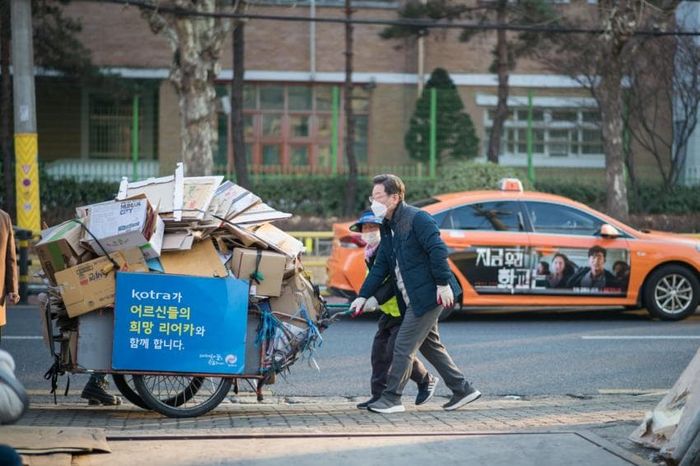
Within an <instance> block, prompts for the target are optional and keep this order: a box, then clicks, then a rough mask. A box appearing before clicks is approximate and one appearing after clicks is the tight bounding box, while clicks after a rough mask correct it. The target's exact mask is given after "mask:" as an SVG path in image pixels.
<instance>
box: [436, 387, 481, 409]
mask: <svg viewBox="0 0 700 466" xmlns="http://www.w3.org/2000/svg"><path fill="white" fill-rule="evenodd" d="M466 388H467V390H466V391H465V392H464V393H454V394H453V395H452V398H450V401H448V402H447V403H445V404H444V405H442V409H444V410H445V411H454V410H455V409H458V408H461V407H462V406H464V405H466V404H469V403H471V402H472V401H475V400H477V399H479V397H480V396H481V392H480V391H479V390H477V389H476V388H474V387H472V386H471V385H467V387H466Z"/></svg>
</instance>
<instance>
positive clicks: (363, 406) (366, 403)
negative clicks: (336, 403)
mask: <svg viewBox="0 0 700 466" xmlns="http://www.w3.org/2000/svg"><path fill="white" fill-rule="evenodd" d="M378 399H379V397H378V396H372V398H370V399H369V400H367V401H363V402H362V403H357V409H367V406H369V405H370V403H374V402H375V401H377V400H378Z"/></svg>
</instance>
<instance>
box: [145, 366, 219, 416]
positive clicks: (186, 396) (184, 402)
mask: <svg viewBox="0 0 700 466" xmlns="http://www.w3.org/2000/svg"><path fill="white" fill-rule="evenodd" d="M134 386H135V387H136V391H137V392H138V394H139V395H140V396H141V400H142V401H143V402H144V403H145V404H146V405H148V407H149V408H150V409H152V410H154V411H156V412H159V413H160V414H163V415H165V416H168V417H197V416H201V415H203V414H206V413H208V412H209V411H211V410H212V409H214V408H216V407H217V406H218V405H219V403H221V401H223V399H224V398H225V397H226V395H227V394H228V392H229V390H230V389H231V379H230V378H220V377H206V378H204V377H191V376H184V375H134ZM195 395H196V396H195ZM168 401H170V402H172V401H175V403H172V404H170V403H167V402H168Z"/></svg>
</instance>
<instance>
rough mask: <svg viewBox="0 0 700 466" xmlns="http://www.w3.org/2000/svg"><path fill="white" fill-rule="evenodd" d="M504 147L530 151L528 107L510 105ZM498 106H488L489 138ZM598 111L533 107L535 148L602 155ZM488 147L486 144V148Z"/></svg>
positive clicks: (574, 154) (512, 152)
mask: <svg viewBox="0 0 700 466" xmlns="http://www.w3.org/2000/svg"><path fill="white" fill-rule="evenodd" d="M510 111H511V113H510V116H509V118H508V119H507V120H506V121H505V124H504V128H503V135H502V139H501V144H502V145H501V147H502V150H503V152H504V153H505V154H507V155H511V156H525V155H527V128H528V109H527V108H511V109H510ZM494 112H495V110H494V109H492V108H490V109H487V110H486V114H485V124H486V133H487V140H488V135H489V134H490V131H491V125H492V124H493V116H494ZM599 124H600V116H599V113H598V112H597V111H595V110H592V109H587V108H586V109H580V108H541V107H540V108H536V109H533V111H532V152H533V154H536V155H540V156H545V157H562V158H563V157H579V156H580V157H586V156H590V155H602V154H603V143H602V138H601V132H600V127H599ZM484 150H486V148H484Z"/></svg>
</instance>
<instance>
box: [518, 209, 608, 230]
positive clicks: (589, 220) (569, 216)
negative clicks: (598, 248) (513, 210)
mask: <svg viewBox="0 0 700 466" xmlns="http://www.w3.org/2000/svg"><path fill="white" fill-rule="evenodd" d="M525 205H526V207H527V210H528V214H529V215H530V223H531V224H532V229H533V230H534V232H535V233H553V234H562V235H581V236H595V235H596V234H598V232H599V231H600V226H601V225H602V224H603V223H605V222H603V221H602V220H601V219H599V218H597V217H594V216H592V215H590V214H588V213H586V212H583V211H580V210H578V209H575V208H573V207H569V206H565V205H559V204H552V203H549V202H534V201H530V202H525Z"/></svg>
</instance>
